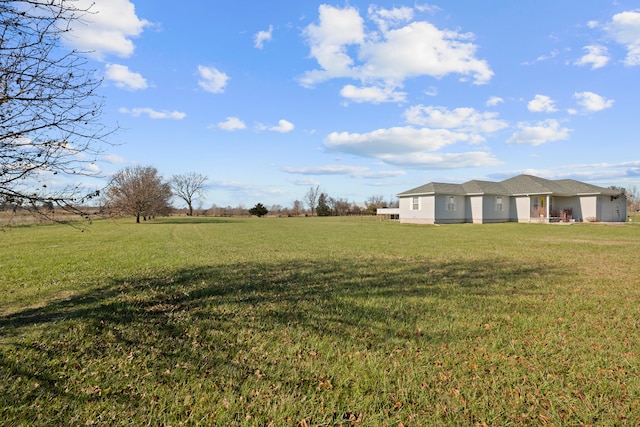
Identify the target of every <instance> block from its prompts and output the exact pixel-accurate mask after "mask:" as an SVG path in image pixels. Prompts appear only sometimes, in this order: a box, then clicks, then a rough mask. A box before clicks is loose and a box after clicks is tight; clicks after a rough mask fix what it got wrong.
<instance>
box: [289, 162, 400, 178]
mask: <svg viewBox="0 0 640 427" xmlns="http://www.w3.org/2000/svg"><path fill="white" fill-rule="evenodd" d="M283 170H284V171H285V172H288V173H294V174H300V175H347V176H350V177H353V178H393V177H397V176H403V175H406V172H405V171H377V172H376V171H371V170H370V169H369V168H367V167H362V166H344V165H326V166H316V167H307V168H300V167H285V168H283Z"/></svg>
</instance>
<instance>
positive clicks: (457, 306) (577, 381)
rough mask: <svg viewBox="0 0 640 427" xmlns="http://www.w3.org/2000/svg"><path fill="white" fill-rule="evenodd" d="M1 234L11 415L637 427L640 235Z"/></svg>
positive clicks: (87, 420)
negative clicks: (639, 260)
mask: <svg viewBox="0 0 640 427" xmlns="http://www.w3.org/2000/svg"><path fill="white" fill-rule="evenodd" d="M0 239H1V241H2V246H1V247H0V420H2V422H0V424H2V425H30V426H32V425H91V424H95V425H114V424H115V425H125V424H131V425H172V426H175V425H221V426H226V425H255V426H262V425H275V426H280V425H291V426H313V425H327V426H333V425H344V426H350V425H366V426H386V425H389V426H391V425H393V426H397V425H405V426H417V425H456V426H458V425H474V424H476V425H484V424H486V425H545V424H546V425H580V424H583V425H624V424H627V425H638V424H640V344H639V343H640V305H639V304H638V303H639V302H640V286H639V284H640V279H639V277H640V263H638V262H637V260H638V254H639V252H640V251H639V250H640V223H639V224H635V223H634V224H626V225H619V226H608V225H602V224H590V225H587V224H576V225H570V226H556V225H551V226H549V225H539V224H532V225H527V224H499V225H482V226H477V225H469V224H467V225H453V226H441V227H435V226H409V225H400V224H396V223H391V222H377V221H375V219H362V218H357V219H342V218H327V219H322V218H279V219H278V218H266V219H265V218H262V219H197V218H196V219H186V218H167V219H160V220H157V221H155V222H150V223H145V224H138V225H137V224H134V223H132V221H118V222H112V221H98V222H95V223H94V224H92V225H89V226H87V227H86V229H85V230H84V232H80V231H78V230H77V229H74V228H70V227H68V226H60V225H54V226H31V227H17V228H6V229H4V232H0Z"/></svg>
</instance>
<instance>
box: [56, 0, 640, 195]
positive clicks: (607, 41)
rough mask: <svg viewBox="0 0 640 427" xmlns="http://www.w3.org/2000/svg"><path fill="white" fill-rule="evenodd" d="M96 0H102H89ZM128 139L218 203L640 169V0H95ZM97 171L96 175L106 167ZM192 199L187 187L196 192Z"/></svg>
mask: <svg viewBox="0 0 640 427" xmlns="http://www.w3.org/2000/svg"><path fill="white" fill-rule="evenodd" d="M82 1H86V2H87V3H88V2H89V0H82ZM94 11H95V12H96V13H95V14H94V15H91V16H89V17H87V19H86V22H85V23H84V25H76V27H75V28H74V31H73V32H72V34H71V36H70V37H69V38H68V39H67V44H68V45H69V46H72V47H75V48H79V49H82V50H88V51H92V52H93V53H92V54H91V56H90V65H91V66H92V67H93V68H95V69H96V71H97V73H98V74H99V75H100V77H102V78H104V83H103V85H102V87H101V90H100V91H101V95H103V96H104V97H105V102H106V104H105V108H104V121H105V123H106V124H107V125H111V126H114V125H117V126H119V127H120V130H119V131H118V132H117V133H116V134H115V135H113V136H112V137H111V140H112V141H113V142H116V143H118V145H116V146H113V147H109V153H108V154H107V155H105V156H104V157H103V158H102V159H101V161H100V162H99V163H98V164H96V165H95V166H96V168H99V170H100V171H101V173H102V174H103V175H104V176H107V177H108V176H109V175H110V174H112V173H114V172H115V171H117V170H119V169H121V168H123V167H126V166H130V165H136V164H139V165H145V166H146V165H151V166H154V167H156V168H157V169H158V170H159V171H160V173H161V174H163V175H164V176H166V177H170V176H171V175H173V174H182V173H186V172H198V173H201V174H204V175H206V176H208V178H209V181H208V184H207V194H206V197H205V198H204V199H203V200H202V201H201V205H202V206H204V207H209V206H211V205H212V204H216V205H218V206H226V205H232V206H237V205H239V204H243V205H245V206H247V207H250V206H253V205H254V204H255V203H257V202H261V203H263V204H265V205H266V206H271V205H273V204H280V205H282V206H285V207H286V206H291V205H292V203H293V201H294V200H296V199H299V200H303V196H304V193H305V192H306V191H307V189H308V188H309V187H310V186H316V185H319V186H320V188H321V189H322V190H323V191H325V192H327V193H328V194H329V195H330V196H333V197H340V198H344V199H348V200H350V201H354V202H359V203H361V202H363V201H364V200H366V199H367V198H368V197H369V196H371V195H382V196H384V197H385V198H387V199H390V198H392V196H394V195H395V194H397V193H399V192H401V191H404V190H406V189H409V188H413V187H416V186H419V185H422V184H424V183H427V182H431V181H436V182H454V183H460V182H464V181H467V180H470V179H486V180H501V179H504V178H507V177H510V176H513V175H516V174H520V173H530V174H535V175H538V176H542V177H545V178H550V179H561V178H574V179H579V180H583V181H586V182H590V183H593V184H596V185H602V186H609V185H618V186H627V187H629V186H636V185H637V186H640V148H639V144H638V143H637V138H638V135H640V118H639V117H638V112H640V96H639V95H640V85H639V84H638V83H639V82H640V2H638V1H626V0H620V1H606V0H598V1H595V0H563V1H556V0H554V1H551V0H536V1H529V0H522V1H517V2H516V1H507V0H488V1H482V2H479V1H455V0H453V1H451V0H450V1H432V2H428V3H421V2H402V1H399V2H397V1H394V2H389V1H377V2H369V1H367V2H365V1H360V0H351V1H348V2H314V1H299V0H295V1H294V0H277V1H271V2H266V1H247V0H234V1H233V2H223V1H210V0H206V1H205V0H190V1H188V2H181V3H177V2H171V3H169V2H165V1H158V0H95V6H94ZM91 185H96V184H95V183H92V184H91ZM177 204H178V205H179V203H177Z"/></svg>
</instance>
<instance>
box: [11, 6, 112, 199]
mask: <svg viewBox="0 0 640 427" xmlns="http://www.w3.org/2000/svg"><path fill="white" fill-rule="evenodd" d="M76 4H77V3H76V2H74V1H73V0H55V1H52V0H16V1H7V0H0V201H2V202H4V203H13V204H17V205H31V206H33V207H34V209H35V210H36V211H39V209H38V207H39V206H42V205H43V204H45V203H53V204H55V205H58V206H60V207H62V208H64V209H67V210H75V209H76V208H75V206H77V205H80V204H82V203H85V202H86V201H87V200H90V199H91V198H93V197H95V196H96V194H95V191H89V192H87V191H86V190H85V189H82V188H81V186H79V185H72V186H68V187H65V188H63V189H60V188H57V189H54V188H50V187H52V186H51V185H50V182H51V180H52V179H53V178H54V177H55V176H56V175H72V176H94V173H93V172H91V171H90V169H88V168H87V166H88V165H89V164H91V163H93V162H95V161H96V160H97V159H98V157H99V155H100V154H102V148H103V147H104V142H105V138H106V137H107V136H108V135H109V134H110V133H111V132H112V131H110V130H108V129H107V128H106V127H105V126H104V125H103V124H102V123H101V122H100V116H101V112H102V107H103V100H102V98H101V97H100V96H98V95H97V93H96V90H97V89H98V87H99V86H100V84H101V80H99V79H97V78H95V73H94V71H93V70H90V69H88V68H87V61H86V59H85V58H84V57H83V55H82V54H81V53H80V52H77V51H66V50H65V49H64V48H63V47H62V45H61V37H63V35H64V34H65V33H66V32H68V31H69V28H70V24H71V23H72V22H74V21H77V20H81V19H82V17H83V16H85V15H86V14H87V13H90V11H89V10H88V9H81V8H79V7H78V6H76Z"/></svg>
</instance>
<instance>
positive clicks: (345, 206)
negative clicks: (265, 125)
mask: <svg viewBox="0 0 640 427" xmlns="http://www.w3.org/2000/svg"><path fill="white" fill-rule="evenodd" d="M206 182H207V177H206V176H205V175H202V174H199V173H196V172H189V173H185V174H182V175H173V176H172V177H171V178H170V179H169V180H165V179H164V178H163V177H162V176H161V175H160V174H159V173H158V170H157V169H156V168H154V167H152V166H132V167H127V168H124V169H122V170H120V171H119V172H117V173H116V174H115V175H113V177H112V178H111V181H110V183H109V185H108V186H107V188H106V190H105V191H104V193H103V196H102V199H101V202H102V203H101V211H102V213H105V214H107V215H109V216H128V215H130V216H134V217H135V218H136V222H138V223H139V222H140V221H141V220H142V221H146V220H147V219H150V218H155V217H156V216H163V215H168V214H170V213H171V212H173V211H174V210H175V208H173V207H172V205H171V199H172V198H174V197H175V198H178V199H180V200H182V201H184V202H185V203H186V205H187V210H186V214H187V215H188V216H193V215H194V212H195V209H194V203H196V202H197V200H198V199H199V198H201V197H202V196H203V195H204V190H205V185H206ZM305 202H306V205H307V207H308V210H306V209H305V207H304V203H303V202H301V201H300V200H295V201H294V202H293V205H292V206H291V207H290V208H284V207H282V206H280V205H272V206H271V209H268V208H267V207H266V206H264V205H263V204H262V203H261V202H259V203H257V204H256V205H255V206H253V207H252V208H250V209H245V208H244V207H238V208H231V207H227V208H218V207H217V206H215V205H214V206H213V207H212V208H211V209H209V210H206V211H205V210H202V209H200V212H199V214H200V215H211V216H241V215H255V216H258V217H262V216H265V215H267V214H268V213H270V212H271V213H272V214H273V215H277V216H283V215H284V216H302V215H306V216H308V215H309V214H311V216H313V215H317V216H344V215H373V214H375V212H376V209H377V208H379V207H387V206H389V205H390V204H393V203H392V202H389V203H387V202H386V201H384V198H383V197H382V196H371V197H369V198H368V199H367V201H366V202H365V204H364V206H361V205H358V204H357V203H355V202H349V201H347V200H346V199H341V198H333V197H330V196H329V195H328V194H327V193H326V192H323V191H320V187H319V186H316V187H310V188H309V190H308V191H307V192H306V193H305Z"/></svg>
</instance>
